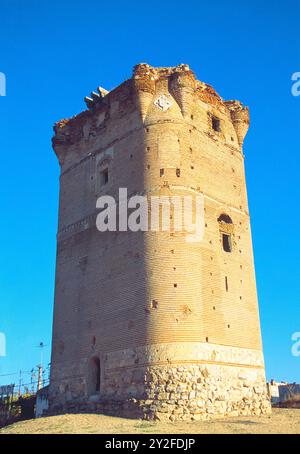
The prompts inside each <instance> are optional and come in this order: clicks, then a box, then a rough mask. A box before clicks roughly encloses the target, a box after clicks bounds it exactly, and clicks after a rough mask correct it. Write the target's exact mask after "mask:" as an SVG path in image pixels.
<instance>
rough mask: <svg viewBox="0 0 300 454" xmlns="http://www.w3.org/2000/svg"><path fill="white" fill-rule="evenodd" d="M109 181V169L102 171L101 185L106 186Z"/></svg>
mask: <svg viewBox="0 0 300 454" xmlns="http://www.w3.org/2000/svg"><path fill="white" fill-rule="evenodd" d="M107 183H108V169H104V170H102V171H101V172H100V186H105V185H106V184H107Z"/></svg>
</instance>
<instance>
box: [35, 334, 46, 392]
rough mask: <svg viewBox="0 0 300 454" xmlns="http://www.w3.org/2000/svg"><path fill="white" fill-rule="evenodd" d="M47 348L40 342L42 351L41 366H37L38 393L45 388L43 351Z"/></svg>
mask: <svg viewBox="0 0 300 454" xmlns="http://www.w3.org/2000/svg"><path fill="white" fill-rule="evenodd" d="M45 347H46V345H45V344H44V342H40V344H39V348H40V349H41V356H40V364H39V365H38V366H37V368H38V380H37V391H39V390H40V389H41V388H42V387H43V350H44V348H45Z"/></svg>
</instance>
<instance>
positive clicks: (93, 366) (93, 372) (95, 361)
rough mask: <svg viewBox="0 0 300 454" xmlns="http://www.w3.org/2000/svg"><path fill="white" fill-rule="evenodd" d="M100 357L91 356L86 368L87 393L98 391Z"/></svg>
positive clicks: (91, 393)
mask: <svg viewBox="0 0 300 454" xmlns="http://www.w3.org/2000/svg"><path fill="white" fill-rule="evenodd" d="M100 375H101V370H100V359H99V358H98V357H97V356H94V357H93V358H91V360H90V362H89V370H88V392H89V395H90V396H92V395H93V394H97V393H99V392H100Z"/></svg>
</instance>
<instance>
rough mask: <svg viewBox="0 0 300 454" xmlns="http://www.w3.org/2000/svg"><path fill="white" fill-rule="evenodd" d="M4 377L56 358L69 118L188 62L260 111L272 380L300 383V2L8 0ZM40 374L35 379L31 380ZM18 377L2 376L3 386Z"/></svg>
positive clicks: (251, 151) (252, 200)
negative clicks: (139, 76)
mask: <svg viewBox="0 0 300 454" xmlns="http://www.w3.org/2000/svg"><path fill="white" fill-rule="evenodd" d="M0 9H1V26H0V72H3V73H5V75H6V79H7V96H6V97H0V150H1V179H0V191H1V203H2V207H1V208H2V210H1V212H2V220H1V223H0V238H1V254H0V332H3V333H5V335H6V339H7V356H6V357H0V375H4V374H5V375H6V374H8V373H14V372H17V371H19V370H20V369H21V370H23V371H29V370H30V369H31V368H32V367H35V366H36V365H37V364H38V362H39V349H38V348H37V345H38V344H39V342H40V341H43V342H44V343H45V344H46V345H47V347H46V348H45V363H46V362H48V361H49V358H50V345H51V325H52V309H53V293H54V271H55V248H56V244H55V235H56V228H57V210H58V177H59V167H58V163H57V160H56V157H55V155H54V152H53V151H52V148H51V136H52V126H53V124H54V122H55V121H56V120H59V119H61V118H64V117H69V116H72V115H74V114H76V113H78V112H80V111H81V110H83V109H84V108H85V105H84V103H83V97H84V96H85V95H87V94H89V93H90V91H91V90H93V89H95V88H96V87H97V86H98V85H101V86H103V87H105V88H107V89H111V88H113V87H115V86H117V85H118V84H119V83H121V82H122V81H123V80H124V79H126V78H128V77H130V75H131V70H132V67H133V65H135V64H136V63H139V62H147V63H149V64H151V65H153V66H173V65H177V64H179V63H188V64H189V65H190V66H191V68H192V69H193V70H194V71H195V72H196V75H197V77H198V79H200V80H203V81H205V82H208V83H210V84H212V85H213V86H214V87H215V89H216V90H217V91H218V92H219V93H220V95H221V96H222V97H223V98H225V99H239V100H241V101H242V102H243V103H245V104H246V105H249V107H250V113H251V128H250V131H249V133H248V136H247V139H246V142H245V149H244V151H245V155H246V172H247V182H248V195H249V204H250V211H251V215H252V233H253V243H254V252H255V262H256V274H257V285H258V295H259V301H260V313H261V323H262V333H263V341H264V351H265V360H266V367H267V376H268V378H269V379H270V378H276V379H287V380H290V381H298V382H300V356H299V357H293V356H292V354H291V347H292V340H291V336H292V334H293V333H294V332H295V331H300V304H299V303H300V301H299V295H300V276H299V234H298V231H297V228H298V227H299V221H300V219H299V208H298V207H299V202H298V200H299V165H300V158H299V151H300V150H299V143H300V140H299V126H300V124H299V123H300V115H299V108H300V97H293V96H292V95H291V85H292V82H291V75H292V73H294V72H297V71H300V39H299V13H300V7H299V1H296V0H286V1H285V2H282V1H275V0H273V1H271V0H264V1H263V2H262V1H258V0H251V1H250V0H249V1H246V0H243V1H238V0H228V1H221V0H214V1H213V2H212V1H209V0H205V1H200V0H198V1H195V0H187V1H186V2H177V1H175V0H173V1H169V0H167V1H157V0H154V1H151V2H150V1H148V2H145V1H143V0H140V1H139V2H138V1H127V2H124V1H114V0H112V1H110V2H107V1H103V2H102V1H101V2H100V1H91V0H85V1H82V0H72V1H71V0H61V1H58V0H51V1H50V0H47V1H46V0H45V1H43V2H40V1H34V0H27V1H21V0H20V1H17V0H0ZM28 379H29V376H28V375H24V382H25V383H27V382H28ZM17 381H18V376H17V375H15V376H14V375H12V376H0V384H1V383H2V384H4V383H9V382H17Z"/></svg>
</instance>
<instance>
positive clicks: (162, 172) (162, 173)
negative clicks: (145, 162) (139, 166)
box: [160, 169, 165, 177]
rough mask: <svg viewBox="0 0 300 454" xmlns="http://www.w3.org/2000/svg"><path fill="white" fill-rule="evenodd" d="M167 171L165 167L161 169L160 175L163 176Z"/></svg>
mask: <svg viewBox="0 0 300 454" xmlns="http://www.w3.org/2000/svg"><path fill="white" fill-rule="evenodd" d="M164 173H165V170H164V169H160V176H161V177H162V176H163V175H164Z"/></svg>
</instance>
